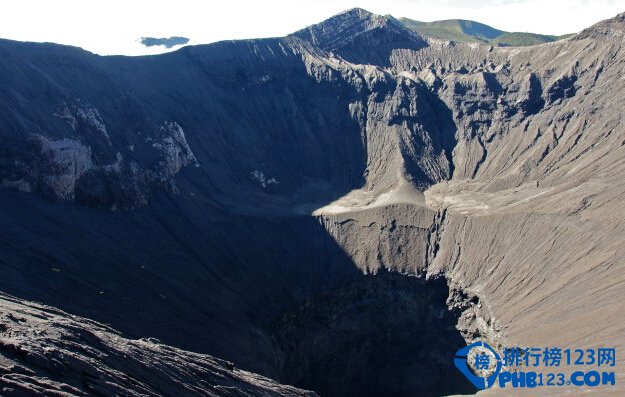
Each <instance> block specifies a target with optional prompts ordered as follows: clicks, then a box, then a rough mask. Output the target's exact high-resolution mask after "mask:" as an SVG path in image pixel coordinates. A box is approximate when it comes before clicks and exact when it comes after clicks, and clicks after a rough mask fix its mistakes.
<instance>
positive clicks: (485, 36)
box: [398, 18, 570, 47]
mask: <svg viewBox="0 0 625 397" xmlns="http://www.w3.org/2000/svg"><path fill="white" fill-rule="evenodd" d="M398 20H399V21H400V22H402V23H403V24H404V25H405V26H407V27H408V28H410V29H412V30H414V31H416V32H418V33H421V34H422V35H425V36H429V37H433V38H435V39H442V40H450V41H456V42H459V43H492V44H496V45H499V46H503V47H507V46H513V47H520V46H531V45H537V44H543V43H549V42H552V41H556V40H560V39H563V38H565V37H568V36H570V35H563V36H553V35H544V34H537V33H526V32H506V31H503V30H499V29H495V28H493V27H492V26H488V25H485V24H483V23H479V22H475V21H468V20H464V19H447V20H443V21H433V22H421V21H415V20H413V19H409V18H398Z"/></svg>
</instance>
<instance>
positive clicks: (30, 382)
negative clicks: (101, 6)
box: [0, 9, 625, 396]
mask: <svg viewBox="0 0 625 397" xmlns="http://www.w3.org/2000/svg"><path fill="white" fill-rule="evenodd" d="M624 42H625V14H620V15H618V16H616V17H615V18H613V19H610V20H607V21H603V22H600V23H598V24H597V25H594V26H592V27H590V28H588V29H586V30H584V31H582V32H581V33H579V34H577V35H574V36H572V37H570V38H567V39H564V40H560V41H556V42H553V43H548V44H543V45H539V46H533V47H522V48H514V47H505V48H500V47H493V46H490V45H482V44H475V43H468V44H463V43H453V42H447V41H439V40H434V39H431V38H425V37H422V36H420V35H419V34H417V33H415V32H413V31H411V30H409V29H407V28H406V27H405V26H404V25H402V24H401V23H399V22H398V21H396V20H394V19H392V18H390V19H389V18H386V17H381V16H377V15H374V14H370V13H368V12H366V11H364V10H361V9H354V10H350V11H346V12H344V13H342V14H339V15H337V16H335V17H332V18H330V19H328V20H326V21H324V22H322V23H321V24H318V25H314V26H311V27H308V28H306V29H303V30H301V31H298V32H295V33H294V34H292V35H289V36H287V37H283V38H275V39H262V40H246V41H229V42H220V43H215V44H211V45H205V46H190V47H185V48H182V49H180V50H178V51H175V52H173V53H168V54H163V55H158V56H148V57H100V56H96V55H93V54H90V53H88V52H85V51H83V50H81V49H77V48H72V47H66V46H59V45H55V44H34V43H21V42H13V41H0V76H1V77H0V106H1V107H0V109H1V110H0V186H1V187H2V190H1V191H0V253H1V255H0V272H1V274H2V277H0V291H3V292H4V293H6V294H9V295H11V296H12V297H11V296H8V295H2V296H0V392H1V393H4V394H6V395H24V393H26V395H28V393H34V392H33V390H36V393H37V394H39V395H58V393H57V394H53V393H55V391H59V390H61V391H62V392H63V393H66V394H61V395H84V394H87V395H90V394H94V393H95V394H98V393H99V395H172V396H173V395H184V393H187V394H188V395H193V393H196V394H198V395H246V394H244V393H248V394H247V395H306V394H305V392H303V391H300V390H298V389H295V388H290V387H285V386H281V385H280V384H278V383H275V382H272V381H269V380H267V379H266V378H263V377H261V376H260V375H253V374H251V373H249V372H244V371H243V370H246V371H253V372H255V373H259V374H262V375H263V376H267V377H270V378H273V379H276V381H277V382H282V383H287V384H292V385H294V386H297V387H300V388H304V389H308V390H313V391H315V392H318V393H319V394H320V395H322V396H326V395H327V396H343V395H367V393H370V394H368V395H372V396H374V395H376V396H379V395H383V394H384V393H385V392H386V393H387V394H388V395H424V396H428V395H429V396H439V395H448V394H462V393H472V392H475V390H474V389H473V388H472V386H471V385H470V384H468V382H467V381H466V380H464V379H463V378H462V377H461V376H460V375H459V373H457V371H456V369H455V368H454V367H453V365H452V358H453V353H454V352H455V351H456V350H457V349H458V348H460V347H462V346H464V345H465V344H466V343H467V342H470V341H473V340H476V339H483V340H487V341H488V342H489V343H490V344H491V345H493V346H497V347H502V346H509V345H519V346H527V345H531V346H546V345H549V346H555V345H559V346H562V347H565V348H566V347H571V348H573V349H574V348H578V347H602V346H607V347H616V348H617V351H619V350H622V348H623V347H624V346H623V342H624V341H625V337H624V335H625V332H624V331H625V316H624V315H623V310H625V307H624V305H623V303H622V302H623V298H624V295H623V286H624V282H625V269H624V267H623V262H624V260H625V223H624V222H623V220H624V215H625V204H624V203H623V199H624V197H625V178H623V175H624V172H625V128H624V127H625V125H624V120H623V109H624V108H625V78H624V77H623V76H624V72H625V53H624V50H623V44H624ZM14 297H16V298H14ZM17 298H19V299H23V300H25V301H20V300H18V299H17ZM28 301H37V302H41V303H43V304H45V305H47V306H45V307H44V306H41V305H39V304H33V303H28ZM48 306H51V307H55V308H58V309H61V310H63V311H65V312H69V313H72V314H73V315H79V316H82V317H86V318H89V319H90V320H86V319H84V318H81V317H74V316H73V315H68V314H65V313H63V312H60V311H58V310H57V309H52V308H50V307H48ZM19 318H24V321H20V320H19ZM94 321H97V322H98V323H95V322H94ZM99 323H101V324H99ZM103 324H106V325H103ZM108 327H111V328H108ZM113 329H115V330H116V331H113ZM118 332H122V333H123V335H122V334H119V333H118ZM145 337H155V338H158V339H159V340H160V342H159V343H154V342H151V341H145V340H139V339H138V338H145ZM168 345H171V346H175V348H174V347H169V346H168ZM46 349H48V350H46ZM49 349H52V350H49ZM181 349H184V350H181ZM190 351H192V352H194V353H191V352H190ZM209 354H210V355H212V356H216V357H219V359H214V358H212V357H210V356H208V355H209ZM120 355H122V357H125V356H124V355H127V356H128V357H129V358H128V359H126V358H124V359H123V360H121V359H119V357H120ZM101 357H108V358H109V359H107V360H101ZM423 357H428V358H429V359H430V361H431V362H433V363H434V364H432V365H431V366H429V367H427V368H425V367H420V366H418V365H417V364H418V363H419V362H421V359H423ZM221 359H223V360H230V361H232V362H233V363H234V366H235V367H236V370H231V369H229V368H227V367H229V365H227V364H225V362H224V361H221ZM617 363H618V361H617ZM224 366H225V367H224ZM224 368H225V369H224ZM238 368H241V369H242V370H239V369H238ZM615 370H616V372H617V386H616V388H609V389H606V388H595V389H590V390H583V392H584V394H585V395H586V394H589V395H592V394H593V393H594V395H608V394H609V393H613V394H614V395H619V394H621V393H623V390H624V389H623V386H622V384H621V383H619V380H620V379H621V378H622V376H623V372H624V370H623V366H622V365H620V364H619V365H618V366H617V367H616V369H615ZM163 374H166V375H163ZM164 376H166V377H167V378H171V379H172V380H171V382H164V383H163V377H164ZM104 383H105V384H106V386H102V385H103V384H104ZM24 390H27V391H26V392H25V391H24ZM94 390H95V391H94ZM228 390H229V391H228ZM244 390H249V391H244ZM549 392H550V393H563V394H567V393H568V394H569V395H575V393H581V390H580V389H575V388H570V387H564V388H559V389H550V390H549ZM20 393H21V394H20ZM46 393H47V394H46ZM142 393H143V394H142ZM202 393H203V394H202ZM220 393H221V394H220ZM227 393H231V394H227ZM263 393H264V394H263ZM271 393H273V394H271ZM483 393H484V394H485V395H491V394H498V393H499V394H503V393H502V391H498V390H494V389H493V390H489V391H486V392H483ZM534 393H537V395H544V394H545V393H546V392H545V391H544V390H538V391H534ZM506 395H508V394H506ZM523 395H529V392H526V391H523Z"/></svg>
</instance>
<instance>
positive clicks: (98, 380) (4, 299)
mask: <svg viewBox="0 0 625 397" xmlns="http://www.w3.org/2000/svg"><path fill="white" fill-rule="evenodd" d="M26 341H27V342H26ZM0 394H2V395H3V396H7V397H11V396H35V395H36V396H66V397H69V396H88V395H98V396H207V397H208V396H211V397H213V396H214V397H217V396H250V397H251V396H259V397H260V396H263V397H269V396H276V397H277V396H311V397H312V396H315V395H316V394H315V393H312V392H307V391H304V390H299V389H296V388H294V387H289V386H284V385H280V384H278V383H276V382H274V381H272V380H270V379H267V378H264V377H262V376H259V375H256V374H253V373H250V372H246V371H243V370H240V369H237V368H235V367H233V365H232V363H229V362H226V361H223V360H219V359H216V358H213V357H210V356H207V355H202V354H196V353H191V352H187V351H183V350H180V349H176V348H173V347H171V346H167V345H163V344H161V343H160V342H159V341H158V340H154V339H150V338H148V339H138V340H131V339H127V338H124V337H123V336H122V335H120V334H119V333H117V332H115V331H113V330H112V329H110V328H109V327H106V326H104V325H102V324H98V323H96V322H93V321H90V320H87V319H85V318H80V317H76V316H72V315H69V314H67V313H64V312H61V311H59V310H57V309H53V308H50V307H47V306H43V305H38V304H35V303H30V302H25V301H21V300H18V299H15V298H13V297H11V296H8V295H4V294H0Z"/></svg>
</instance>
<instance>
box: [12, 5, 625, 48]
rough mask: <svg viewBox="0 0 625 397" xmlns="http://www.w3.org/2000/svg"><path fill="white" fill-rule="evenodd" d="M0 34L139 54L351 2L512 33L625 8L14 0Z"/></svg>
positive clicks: (590, 19) (240, 34)
mask: <svg viewBox="0 0 625 397" xmlns="http://www.w3.org/2000/svg"><path fill="white" fill-rule="evenodd" d="M2 6H3V7H2V13H1V14H0V37H3V38H9V39H14V40H27V41H51V42H57V43H63V44H71V45H77V46H80V47H83V48H86V49H88V50H90V51H93V52H97V53H101V54H144V53H149V52H160V51H162V49H160V48H151V49H146V48H143V47H142V46H141V45H140V44H139V43H138V42H137V41H136V40H137V39H138V38H139V37H142V36H153V37H169V36H174V35H176V36H185V37H189V38H190V39H191V42H192V43H195V44H197V43H210V42H214V41H218V40H226V39H243V38H255V37H270V36H282V35H285V34H288V33H290V32H293V31H295V30H297V29H300V28H302V27H305V26H307V25H310V24H312V23H316V22H319V21H321V20H323V19H325V18H327V17H329V16H331V15H333V14H336V13H338V12H340V11H342V10H345V9H348V8H351V7H362V8H365V9H368V10H370V11H372V12H376V13H379V14H392V15H395V16H406V17H409V18H413V19H418V20H424V21H431V20H436V19H450V18H463V19H472V20H476V21H480V22H484V23H487V24H489V25H492V26H494V27H496V28H499V29H503V30H509V31H532V32H537V33H546V34H562V33H567V32H575V31H579V30H581V29H583V28H584V27H587V26H590V25H592V24H593V23H595V22H598V21H599V20H601V19H605V18H609V17H612V16H614V15H616V14H617V13H619V12H623V11H625V0H592V1H589V0H476V1H469V0H466V1H462V0H438V1H436V0H386V1H382V0H299V1H292V0H289V1H286V0H264V1H244V0H226V1H219V2H217V1H199V0H176V1H162V0H152V1H145V0H134V1H131V0H124V1H120V0H109V1H103V0H89V1H85V0H55V1H50V0H12V1H3V4H2Z"/></svg>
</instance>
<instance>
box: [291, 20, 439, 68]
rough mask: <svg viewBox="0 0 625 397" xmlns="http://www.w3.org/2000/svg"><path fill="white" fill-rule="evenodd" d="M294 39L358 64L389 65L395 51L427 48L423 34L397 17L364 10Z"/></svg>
mask: <svg viewBox="0 0 625 397" xmlns="http://www.w3.org/2000/svg"><path fill="white" fill-rule="evenodd" d="M291 36H292V37H297V38H299V39H302V40H305V41H307V42H310V43H312V44H313V45H315V46H317V47H319V48H321V49H323V50H325V51H331V52H334V53H336V54H338V55H340V56H342V57H343V58H344V59H346V60H348V61H351V62H355V63H372V64H380V63H382V64H387V63H388V57H389V56H390V52H391V50H392V49H398V48H406V49H414V50H417V49H419V48H423V47H425V46H427V43H426V42H425V40H424V39H423V38H422V37H421V36H420V35H418V34H417V33H415V32H413V31H412V30H410V29H408V28H407V27H406V26H404V25H403V24H402V23H401V22H399V21H397V20H396V19H395V18H390V17H386V16H382V15H377V14H373V13H371V12H369V11H367V10H364V9H362V8H352V9H349V10H346V11H343V12H341V13H339V14H337V15H335V16H333V17H330V18H329V19H326V20H325V21H323V22H320V23H318V24H315V25H311V26H309V27H307V28H304V29H302V30H299V31H297V32H295V33H293V34H292V35H291Z"/></svg>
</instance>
